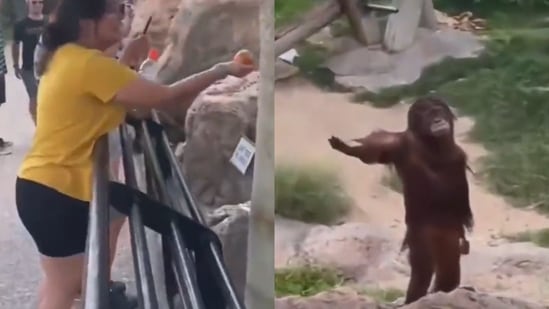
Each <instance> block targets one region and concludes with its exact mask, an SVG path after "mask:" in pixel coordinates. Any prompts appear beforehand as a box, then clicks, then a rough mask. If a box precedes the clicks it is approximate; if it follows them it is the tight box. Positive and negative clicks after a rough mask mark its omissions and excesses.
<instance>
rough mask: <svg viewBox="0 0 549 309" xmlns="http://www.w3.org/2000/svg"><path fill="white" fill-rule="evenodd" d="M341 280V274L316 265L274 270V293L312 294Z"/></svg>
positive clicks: (342, 279) (328, 288)
mask: <svg viewBox="0 0 549 309" xmlns="http://www.w3.org/2000/svg"><path fill="white" fill-rule="evenodd" d="M343 282H344V278H343V275H342V274H341V273H340V272H338V271H336V270H333V269H329V268H324V267H317V266H302V267H296V268H285V269H281V270H277V271H276V272H275V293H276V296H277V297H282V296H288V295H299V296H312V295H315V294H318V293H320V292H323V291H327V290H331V289H333V288H335V287H338V286H340V285H341V284H342V283H343Z"/></svg>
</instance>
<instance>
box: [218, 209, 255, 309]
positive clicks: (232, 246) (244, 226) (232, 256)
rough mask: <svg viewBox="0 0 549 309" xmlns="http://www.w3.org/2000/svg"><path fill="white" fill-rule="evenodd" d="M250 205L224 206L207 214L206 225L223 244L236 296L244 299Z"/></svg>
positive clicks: (224, 255) (226, 263)
mask: <svg viewBox="0 0 549 309" xmlns="http://www.w3.org/2000/svg"><path fill="white" fill-rule="evenodd" d="M249 221H250V203H249V202H248V203H244V204H240V205H226V206H222V207H221V208H218V209H216V210H214V211H213V212H211V213H210V214H208V224H209V225H210V227H211V228H212V229H213V230H214V231H215V232H216V233H217V235H218V236H219V238H220V240H221V243H222V244H223V258H224V260H225V265H226V266H227V269H228V272H229V276H230V277H231V279H232V282H233V284H234V287H235V289H236V293H237V295H238V296H239V297H240V299H244V291H245V290H246V265H247V264H246V263H247V256H246V253H247V252H248V251H247V250H248V226H249Z"/></svg>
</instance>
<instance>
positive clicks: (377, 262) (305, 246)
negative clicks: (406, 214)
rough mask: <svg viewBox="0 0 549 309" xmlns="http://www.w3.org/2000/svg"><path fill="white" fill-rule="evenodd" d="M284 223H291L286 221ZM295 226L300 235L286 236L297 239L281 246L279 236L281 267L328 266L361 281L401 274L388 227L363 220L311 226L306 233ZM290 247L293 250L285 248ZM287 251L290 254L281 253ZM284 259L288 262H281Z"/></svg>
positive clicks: (393, 241) (278, 260)
mask: <svg viewBox="0 0 549 309" xmlns="http://www.w3.org/2000/svg"><path fill="white" fill-rule="evenodd" d="M284 225H285V226H288V224H287V223H286V224H284ZM293 225H294V228H293V230H294V231H295V232H296V233H298V234H299V235H296V237H293V238H292V237H290V236H285V237H284V239H286V240H291V239H295V240H296V241H295V242H294V243H288V244H286V245H285V246H281V244H279V243H280V241H279V239H278V238H280V237H278V236H277V237H276V238H277V240H276V248H277V251H278V252H277V253H276V257H277V263H276V264H277V266H278V267H294V266H300V265H304V264H314V265H319V266H325V267H330V268H335V269H338V270H339V271H341V272H342V273H343V275H344V276H345V277H346V278H349V279H352V280H355V281H359V282H361V283H368V282H378V281H385V280H392V279H395V278H397V277H400V276H397V275H398V274H399V273H400V272H401V271H400V270H399V264H402V263H401V262H400V261H399V260H398V258H399V256H400V255H399V253H400V250H399V249H400V248H399V246H398V241H396V240H395V238H394V236H393V235H391V233H390V231H388V230H387V231H386V230H384V229H382V228H379V227H374V226H372V225H368V224H364V223H345V224H342V225H338V226H331V227H330V226H322V225H319V226H312V227H310V228H308V229H307V234H306V235H303V232H304V229H303V228H297V227H295V224H293ZM280 226H281V224H280V223H278V224H277V225H276V228H277V230H276V234H278V233H279V231H278V229H279V227H280ZM304 228H305V227H304ZM285 233H286V234H287V233H288V232H287V231H285ZM287 247H289V248H291V249H292V250H289V249H285V250H284V248H287ZM342 252H345V254H344V255H342V254H341V253H342ZM284 253H286V255H287V256H285V257H284V256H282V255H283V254H284ZM288 254H291V256H288ZM283 258H284V259H286V261H281V260H282V259H283Z"/></svg>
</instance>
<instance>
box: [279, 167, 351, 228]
mask: <svg viewBox="0 0 549 309" xmlns="http://www.w3.org/2000/svg"><path fill="white" fill-rule="evenodd" d="M275 187H276V194H275V213H276V214H278V215H280V216H283V217H286V218H290V219H295V220H299V221H303V222H308V223H319V224H334V223H338V221H340V220H341V219H342V218H343V217H344V216H345V215H346V214H347V213H348V211H349V209H350V206H351V203H352V201H351V199H350V197H349V196H348V195H347V194H346V193H345V190H344V189H343V187H342V185H341V182H340V179H339V177H338V176H337V174H336V172H335V171H334V170H332V169H329V168H326V167H324V166H320V165H280V166H278V167H277V168H276V172H275Z"/></svg>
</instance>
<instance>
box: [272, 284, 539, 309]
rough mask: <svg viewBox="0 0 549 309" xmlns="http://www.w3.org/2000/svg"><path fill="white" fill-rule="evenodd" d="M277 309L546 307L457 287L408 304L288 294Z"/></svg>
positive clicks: (350, 294) (351, 294)
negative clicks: (303, 296)
mask: <svg viewBox="0 0 549 309" xmlns="http://www.w3.org/2000/svg"><path fill="white" fill-rule="evenodd" d="M275 308H276V309H331V308H345V309H390V308H400V309H442V308H448V309H450V308H452V309H545V308H549V307H547V306H543V305H538V304H534V303H530V302H526V301H522V300H517V299H513V298H508V297H501V296H494V295H489V294H485V293H478V292H473V291H470V290H467V289H456V290H455V291H453V292H451V293H435V294H431V295H427V296H426V297H424V298H422V299H420V300H419V301H417V302H415V303H413V304H409V305H406V306H398V305H394V304H379V303H378V302H376V301H375V300H373V299H371V298H369V297H367V296H364V295H360V294H359V293H357V292H356V291H354V290H352V289H345V288H344V289H335V290H332V291H328V292H324V293H320V294H317V295H315V296H312V297H307V298H301V297H284V298H280V299H277V300H276V304H275Z"/></svg>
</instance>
